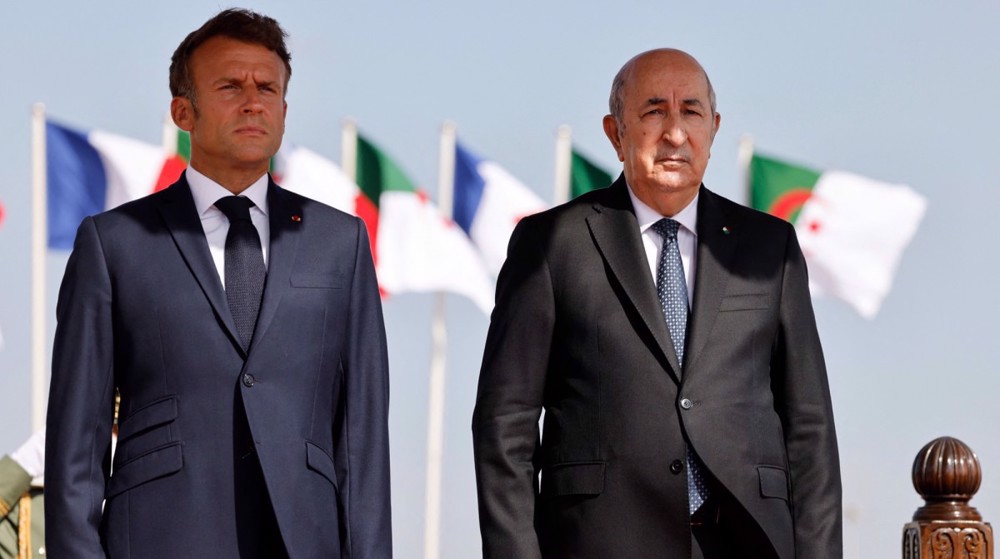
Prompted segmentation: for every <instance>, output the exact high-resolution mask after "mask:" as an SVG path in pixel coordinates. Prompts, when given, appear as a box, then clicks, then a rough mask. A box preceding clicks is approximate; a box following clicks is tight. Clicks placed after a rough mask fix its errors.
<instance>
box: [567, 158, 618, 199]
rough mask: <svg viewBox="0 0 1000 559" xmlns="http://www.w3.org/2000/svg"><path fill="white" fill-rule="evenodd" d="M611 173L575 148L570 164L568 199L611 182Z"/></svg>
mask: <svg viewBox="0 0 1000 559" xmlns="http://www.w3.org/2000/svg"><path fill="white" fill-rule="evenodd" d="M612 180H613V179H612V177H611V173H608V172H607V171H605V170H604V169H602V168H600V167H598V166H597V165H595V164H594V163H593V162H591V161H590V160H589V159H587V158H586V157H584V156H583V155H582V154H581V153H580V152H578V151H576V150H575V149H574V150H573V151H572V163H571V164H570V189H569V196H570V199H572V198H576V197H577V196H579V195H581V194H586V193H587V192H590V191H591V190H597V189H598V188H605V187H607V186H609V185H610V184H611V181H612Z"/></svg>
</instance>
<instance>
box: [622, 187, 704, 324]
mask: <svg viewBox="0 0 1000 559" xmlns="http://www.w3.org/2000/svg"><path fill="white" fill-rule="evenodd" d="M628 195H629V198H631V199H632V207H633V208H634V209H635V218H636V220H637V221H638V222H639V234H640V235H641V236H642V248H644V249H646V260H648V262H649V273H651V274H653V285H656V268H657V266H658V265H659V262H660V250H661V249H662V248H663V237H661V236H660V234H659V233H657V232H656V231H654V230H653V224H654V223H656V222H657V221H660V220H661V219H663V218H664V217H670V218H671V219H673V220H674V221H676V222H677V223H680V224H681V226H680V227H678V228H677V248H678V249H680V252H681V264H682V265H683V266H684V282H685V283H686V284H687V294H688V308H691V306H692V305H693V304H694V271H695V265H697V262H695V260H696V258H697V251H695V247H697V246H698V233H696V231H697V230H698V228H697V225H698V196H699V194H695V195H694V199H693V200H691V202H690V203H689V204H688V205H687V206H685V207H684V209H683V210H681V211H679V212H677V215H673V216H663V215H660V213H659V212H657V211H656V210H654V209H653V208H650V207H649V206H647V205H646V204H644V203H643V202H642V200H639V198H638V197H636V195H635V193H634V192H632V187H631V186H629V187H628Z"/></svg>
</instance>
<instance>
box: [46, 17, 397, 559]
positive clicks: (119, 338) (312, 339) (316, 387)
mask: <svg viewBox="0 0 1000 559" xmlns="http://www.w3.org/2000/svg"><path fill="white" fill-rule="evenodd" d="M284 37H285V33H284V31H283V30H282V29H281V27H279V26H278V24H277V22H276V21H274V20H273V19H271V18H268V17H265V16H262V15H260V14H256V13H254V12H250V11H246V10H226V11H224V12H222V13H220V14H219V15H217V16H216V17H214V18H212V19H211V20H209V21H208V22H207V23H205V25H203V26H202V27H201V28H200V29H198V30H197V31H194V32H193V33H191V34H190V35H188V37H187V38H186V39H185V40H184V41H183V42H182V43H181V45H180V46H179V47H178V48H177V51H176V52H175V53H174V57H173V61H172V64H171V71H170V87H171V93H172V94H173V96H174V97H173V101H172V103H171V115H172V117H173V120H174V122H175V123H176V124H177V126H178V127H179V128H181V129H183V130H186V131H188V132H189V133H190V136H191V159H190V166H189V167H188V169H187V170H186V171H185V172H184V174H183V175H182V176H181V177H180V179H179V180H178V181H177V182H176V183H174V184H173V185H172V186H170V187H169V188H167V189H166V190H164V191H162V192H159V193H156V194H153V195H152V196H148V197H146V198H143V199H140V200H137V201H135V202H132V203H129V204H125V205H123V206H120V207H118V208H116V209H114V210H111V211H109V212H106V213H103V214H100V215H97V216H94V217H89V218H87V219H85V220H84V222H83V223H82V224H81V225H80V229H79V231H78V232H77V236H76V244H75V247H74V249H73V254H72V256H71V257H70V260H69V263H68V265H67V269H66V275H65V277H64V279H63V284H62V288H61V289H60V293H59V303H58V308H57V314H58V318H59V326H58V329H57V331H56V341H55V348H54V355H53V369H52V384H51V391H50V395H49V408H48V410H49V415H48V441H47V443H48V444H47V447H46V450H47V453H46V466H45V473H46V481H47V487H46V505H47V506H46V523H47V525H48V526H50V527H52V528H51V529H50V532H49V534H48V535H49V538H48V550H49V555H51V556H53V557H56V556H58V557H73V558H95V559H96V558H103V557H113V558H118V557H122V558H127V557H133V558H140V559H156V558H165V559H166V558H170V559H175V558H178V557H241V558H258V557H259V558H261V559H265V558H266V559H272V558H280V557H292V558H300V557H301V558H306V557H317V558H319V557H323V558H329V557H351V558H353V559H359V558H374V559H384V558H389V557H391V556H392V550H391V535H390V510H389V446H388V445H389V441H388V428H387V417H388V366H387V358H386V346H385V333H384V328H383V324H382V311H381V302H380V299H379V291H378V285H377V283H376V280H375V271H374V266H373V263H372V257H371V250H370V247H369V241H368V236H367V235H366V233H365V226H364V224H363V223H362V222H361V220H359V219H358V218H356V217H352V216H349V215H347V214H344V213H341V212H339V211H337V210H334V209H333V208H330V207H327V206H324V205H322V204H319V203H317V202H314V201H312V200H309V199H306V198H303V197H301V196H298V195H296V194H293V193H291V192H288V191H285V190H283V189H282V188H280V187H279V186H278V185H277V184H275V183H274V181H273V180H271V178H270V176H269V175H268V172H267V171H268V165H269V161H270V159H271V156H273V155H274V153H275V152H276V151H277V149H278V147H279V146H280V144H281V138H282V134H283V133H284V123H285V112H286V108H287V105H286V103H285V91H286V88H287V85H288V78H289V76H290V73H291V66H290V64H289V60H290V56H289V54H288V50H287V49H286V47H285V42H284ZM116 389H117V390H118V391H119V392H120V394H121V411H120V417H121V419H120V421H119V428H120V430H119V438H118V446H117V450H116V452H115V454H114V468H113V473H112V470H111V469H110V463H109V457H110V454H111V448H110V445H111V427H112V410H113V401H114V393H115V390H116Z"/></svg>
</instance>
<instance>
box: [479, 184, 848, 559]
mask: <svg viewBox="0 0 1000 559" xmlns="http://www.w3.org/2000/svg"><path fill="white" fill-rule="evenodd" d="M697 211H698V222H697V239H698V241H697V249H696V250H697V264H696V266H697V269H696V274H695V281H694V293H693V297H694V300H693V306H692V309H691V315H690V319H689V321H688V332H687V341H686V348H685V358H684V366H683V369H681V367H679V366H678V361H677V356H676V354H675V352H674V349H673V344H672V342H671V339H670V334H669V332H668V330H667V326H666V322H665V320H664V316H663V312H662V310H661V307H660V302H659V300H658V298H657V295H656V288H655V285H654V280H653V278H652V275H651V274H650V270H649V265H648V263H647V258H646V254H645V252H644V249H643V245H642V240H641V237H640V233H639V225H638V223H637V220H636V217H635V213H634V210H633V208H632V203H631V200H630V199H629V196H628V192H627V186H626V184H625V181H624V178H623V177H622V178H619V179H618V180H617V181H616V182H615V183H614V184H613V185H612V186H611V187H610V188H608V189H602V190H598V191H594V192H591V193H589V194H586V195H584V196H581V197H579V198H577V199H575V200H574V201H571V202H570V203H568V204H565V205H562V206H560V207H557V208H554V209H552V210H549V211H547V212H543V213H541V214H538V215H534V216H530V217H526V218H524V219H523V220H521V222H520V223H519V224H518V226H517V227H516V229H515V231H514V234H513V235H512V238H511V241H510V246H509V251H508V257H507V261H506V263H505V264H504V267H503V269H502V271H501V273H500V276H499V279H498V284H497V300H496V307H495V309H494V311H493V315H492V320H491V324H490V329H489V334H488V336H487V342H486V349H485V354H484V357H483V365H482V370H481V373H480V379H479V391H478V396H477V402H476V408H475V412H474V417H473V438H474V449H475V464H476V475H477V483H478V495H479V513H480V528H481V533H482V537H483V549H484V556H485V557H487V558H497V559H499V558H508V557H517V558H519V559H530V558H537V557H545V558H557V557H559V558H562V557H566V558H574V559H581V558H582V559H586V558H594V559H598V558H607V557H629V558H647V557H648V558H651V559H652V558H658V559H662V558H664V557H688V556H690V552H691V545H692V540H691V532H690V522H689V513H688V493H687V479H686V475H685V472H684V469H685V468H686V466H685V452H686V447H687V446H690V447H691V448H693V450H694V451H695V452H696V454H697V455H698V456H699V457H700V458H701V460H702V462H703V463H704V465H705V467H706V468H707V470H708V471H709V472H710V473H711V474H712V476H713V477H714V478H716V479H717V480H718V482H719V483H720V484H721V485H722V486H724V487H725V489H726V490H727V491H728V492H730V493H731V494H732V495H733V496H734V498H735V499H736V500H737V501H738V503H739V504H740V505H741V506H742V507H743V508H744V509H745V510H746V512H747V513H749V516H750V517H752V519H753V521H754V522H756V523H757V524H758V525H759V526H760V528H761V529H762V530H763V532H764V533H765V534H766V536H767V539H768V540H769V541H770V543H771V545H772V546H773V548H774V552H775V553H776V555H777V556H778V557H780V558H781V559H792V558H793V557H798V558H808V559H823V558H833V557H840V556H841V487H840V471H839V462H838V453H837V443H836V435H835V430H834V423H833V416H832V411H831V402H830V395H829V389H828V385H827V378H826V371H825V365H824V361H823V356H822V350H821V348H820V342H819V338H818V335H817V330H816V326H815V320H814V317H813V311H812V306H811V301H810V298H809V291H808V281H807V277H806V267H805V263H804V260H803V257H802V253H801V251H800V249H799V246H798V243H797V241H796V237H795V233H794V229H793V228H792V227H791V225H789V224H788V223H786V222H784V221H781V220H778V219H776V218H773V217H771V216H768V215H765V214H762V213H760V212H756V211H754V210H751V209H748V208H745V207H742V206H739V205H737V204H735V203H733V202H731V201H729V200H726V199H725V198H723V197H721V196H718V195H716V194H714V193H712V192H711V191H709V190H707V189H706V188H704V186H702V187H701V191H700V196H699V198H698V208H697ZM543 408H544V411H545V413H544V427H543V431H542V433H541V437H540V438H539V434H540V433H539V429H538V421H539V416H540V410H541V409H543ZM539 474H540V476H539ZM539 477H540V483H539ZM755 551H758V552H760V553H761V554H764V552H765V550H752V549H748V550H746V554H745V555H744V556H746V557H755V556H757V555H755V553H754V552H755Z"/></svg>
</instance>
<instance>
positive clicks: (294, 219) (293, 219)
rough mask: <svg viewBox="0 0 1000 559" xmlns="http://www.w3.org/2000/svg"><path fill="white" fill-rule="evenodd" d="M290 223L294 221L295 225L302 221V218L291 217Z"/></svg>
mask: <svg viewBox="0 0 1000 559" xmlns="http://www.w3.org/2000/svg"><path fill="white" fill-rule="evenodd" d="M292 221H294V222H295V223H298V222H300V221H302V216H300V215H293V216H292Z"/></svg>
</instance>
